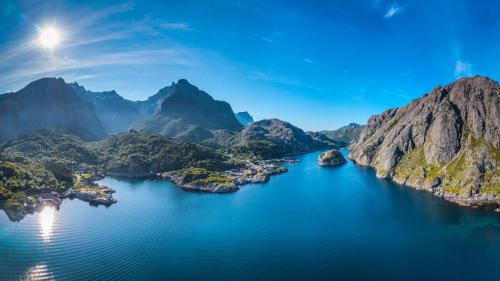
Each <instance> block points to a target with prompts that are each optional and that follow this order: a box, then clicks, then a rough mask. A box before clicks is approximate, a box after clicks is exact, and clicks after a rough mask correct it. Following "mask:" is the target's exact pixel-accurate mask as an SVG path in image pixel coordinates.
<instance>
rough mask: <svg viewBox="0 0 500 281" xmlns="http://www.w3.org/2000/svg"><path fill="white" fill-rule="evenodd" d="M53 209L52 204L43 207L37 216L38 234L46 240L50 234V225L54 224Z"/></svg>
mask: <svg viewBox="0 0 500 281" xmlns="http://www.w3.org/2000/svg"><path fill="white" fill-rule="evenodd" d="M54 218H55V209H54V207H52V206H45V207H43V209H42V211H41V212H40V215H39V216H38V220H39V226H40V234H41V235H42V238H43V239H45V240H48V239H49V238H50V236H51V235H52V227H53V225H54Z"/></svg>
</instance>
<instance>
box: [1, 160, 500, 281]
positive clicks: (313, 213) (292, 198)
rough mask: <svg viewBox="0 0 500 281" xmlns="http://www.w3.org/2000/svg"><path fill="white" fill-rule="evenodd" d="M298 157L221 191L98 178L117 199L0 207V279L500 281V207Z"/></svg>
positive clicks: (368, 172) (363, 171) (351, 165)
mask: <svg viewBox="0 0 500 281" xmlns="http://www.w3.org/2000/svg"><path fill="white" fill-rule="evenodd" d="M317 155H318V153H313V154H308V155H304V156H302V157H300V160H301V163H299V164H294V165H291V166H290V167H289V168H290V171H289V172H288V173H286V174H283V175H279V176H275V177H273V178H272V179H271V181H270V182H269V183H268V184H262V185H248V186H244V187H243V188H242V189H241V190H240V191H238V192H236V193H232V194H203V193H193V192H185V191H182V190H180V189H178V188H176V187H175V186H173V185H172V184H170V183H168V182H164V181H153V180H118V179H112V178H107V179H104V180H103V181H102V182H103V183H104V184H107V185H109V186H111V187H113V188H115V189H116V190H117V193H116V194H115V197H116V198H117V199H118V201H119V202H118V204H116V205H113V206H111V207H109V208H106V207H102V206H101V207H98V208H96V207H91V206H89V205H88V204H86V203H84V202H82V201H79V200H73V201H70V200H66V201H64V203H63V204H62V206H61V209H60V210H59V211H53V210H51V209H47V210H44V211H43V212H42V213H39V214H35V215H32V216H27V217H26V218H25V219H24V220H22V221H21V222H19V223H12V222H10V221H9V220H8V219H7V216H6V215H5V214H1V215H0V279H1V280H4V279H5V280H11V279H12V280H17V279H26V280H38V279H56V280H159V279H163V280H167V279H168V280H422V279H425V280H445V279H454V280H500V215H499V214H495V213H493V212H487V211H485V210H478V209H468V208H462V207H458V206H455V205H453V204H450V203H447V202H445V201H442V200H439V199H437V198H434V197H432V196H431V195H430V194H428V193H426V192H418V191H415V190H413V189H409V188H405V187H402V186H399V185H396V184H393V183H391V182H389V181H385V180H379V179H377V178H376V177H375V174H374V172H373V170H371V169H368V168H362V167H358V166H355V165H353V164H352V163H349V164H347V165H344V166H342V167H337V168H321V167H319V166H317V164H316V157H317Z"/></svg>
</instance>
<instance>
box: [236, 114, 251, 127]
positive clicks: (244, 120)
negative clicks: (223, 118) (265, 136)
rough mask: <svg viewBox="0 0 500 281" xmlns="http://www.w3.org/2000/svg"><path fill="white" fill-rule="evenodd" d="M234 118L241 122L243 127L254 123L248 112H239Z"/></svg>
mask: <svg viewBox="0 0 500 281" xmlns="http://www.w3.org/2000/svg"><path fill="white" fill-rule="evenodd" d="M234 116H235V117H236V119H237V120H238V122H240V124H241V125H243V126H246V125H248V124H250V123H253V117H252V115H250V113H248V112H247V111H243V112H238V113H236V114H235V115H234Z"/></svg>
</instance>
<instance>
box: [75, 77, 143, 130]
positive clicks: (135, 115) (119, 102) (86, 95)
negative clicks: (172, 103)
mask: <svg viewBox="0 0 500 281" xmlns="http://www.w3.org/2000/svg"><path fill="white" fill-rule="evenodd" d="M69 85H70V87H71V88H72V89H73V90H74V91H75V93H76V94H78V95H79V96H80V97H81V98H82V99H84V100H86V101H88V102H90V103H92V104H93V105H94V108H95V110H96V113H97V117H98V118H99V120H100V121H101V123H102V124H103V126H104V129H105V130H106V132H107V133H108V134H115V133H118V132H123V131H126V130H127V129H128V128H129V127H130V125H132V123H134V122H135V121H137V120H138V119H140V118H141V117H144V114H143V112H145V111H142V110H141V108H142V107H143V106H146V102H134V101H130V100H127V99H124V98H123V97H122V96H120V95H118V94H117V93H116V92H115V91H108V92H92V91H89V90H87V89H85V88H84V87H83V86H80V85H79V84H78V83H76V82H75V83H71V84H69Z"/></svg>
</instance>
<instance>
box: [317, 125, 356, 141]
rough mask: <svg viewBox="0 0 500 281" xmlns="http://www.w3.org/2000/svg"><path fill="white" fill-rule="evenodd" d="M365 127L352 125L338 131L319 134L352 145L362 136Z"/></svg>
mask: <svg viewBox="0 0 500 281" xmlns="http://www.w3.org/2000/svg"><path fill="white" fill-rule="evenodd" d="M364 127H365V126H364V125H359V124H356V123H350V124H349V125H347V126H344V127H341V128H338V129H336V130H325V131H320V132H319V134H321V135H324V136H326V137H327V138H329V139H331V140H334V141H341V142H344V143H347V144H350V143H352V142H354V141H356V140H358V138H359V135H360V134H361V131H363V129H364Z"/></svg>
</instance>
